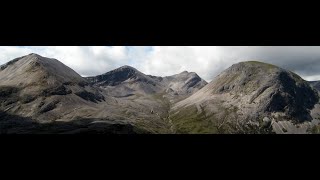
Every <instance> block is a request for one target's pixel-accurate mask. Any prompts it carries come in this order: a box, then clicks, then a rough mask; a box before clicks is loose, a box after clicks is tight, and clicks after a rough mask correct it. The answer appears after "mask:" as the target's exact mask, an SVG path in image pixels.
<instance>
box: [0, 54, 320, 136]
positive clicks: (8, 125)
mask: <svg viewBox="0 0 320 180" xmlns="http://www.w3.org/2000/svg"><path fill="white" fill-rule="evenodd" d="M319 84H320V83H319V82H317V81H314V82H307V81H305V80H303V79H302V78H301V77H299V76H298V75H297V74H295V73H293V72H290V71H288V70H285V69H282V68H280V67H276V66H274V65H271V64H265V63H262V62H258V61H247V62H241V63H238V64H234V65H232V66H231V67H230V68H228V69H226V70H225V71H223V72H222V73H221V74H220V75H218V76H217V77H215V78H214V79H213V81H211V82H209V83H208V82H206V81H205V80H203V79H202V78H201V77H199V76H198V75H197V74H196V73H194V72H187V71H184V72H181V73H180V74H176V75H172V76H166V77H158V76H152V75H146V74H143V73H142V72H140V71H139V70H137V69H135V68H133V67H130V66H122V67H119V68H117V69H115V70H112V71H109V72H106V73H105V74H101V75H98V76H94V77H81V76H80V75H79V74H78V73H77V72H75V71H74V70H72V69H71V68H69V67H67V66H66V65H64V64H63V63H61V62H60V61H58V60H56V59H52V58H46V57H42V56H40V55H38V54H29V55H26V56H23V57H19V58H16V59H14V60H12V61H10V62H8V63H6V64H4V65H2V66H0V133H2V134H77V133H102V134H273V133H278V134H284V133H289V134H292V133H302V134H305V133H319V131H320V126H319V122H320V121H319V120H320V105H319V92H318V90H320V86H319Z"/></svg>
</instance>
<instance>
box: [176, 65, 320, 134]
mask: <svg viewBox="0 0 320 180" xmlns="http://www.w3.org/2000/svg"><path fill="white" fill-rule="evenodd" d="M318 102H319V97H318V93H317V92H316V91H315V90H314V89H313V88H311V87H310V85H309V83H308V82H306V81H304V80H303V79H302V78H300V77H299V76H298V75H296V74H295V73H292V72H290V71H287V70H284V69H281V68H279V67H276V66H274V65H271V64H266V63H262V62H257V61H248V62H241V63H238V64H235V65H232V66H231V67H230V68H228V69H227V70H225V71H224V72H222V73H221V74H220V75H218V76H217V77H216V78H215V79H214V80H213V81H212V82H211V83H209V84H208V85H207V86H205V87H204V88H202V89H201V90H199V91H197V92H196V93H195V94H193V95H192V96H190V97H189V98H187V99H185V100H183V101H181V102H178V103H177V104H175V106H174V107H173V117H172V119H176V123H177V124H178V126H180V128H181V129H183V128H184V127H185V126H186V125H187V124H189V123H191V124H193V125H194V127H193V128H194V129H193V130H196V129H198V130H199V128H200V127H202V128H205V129H203V130H204V131H205V130H208V131H211V132H221V131H224V132H237V131H241V130H243V129H244V127H246V125H247V124H248V123H249V124H257V123H258V124H259V123H260V124H261V123H262V121H263V120H270V121H271V120H274V121H282V120H291V121H294V122H297V123H298V122H300V123H301V122H305V121H311V120H312V117H311V114H310V111H311V110H312V109H313V108H314V106H315V105H316V103H318ZM190 118H191V119H190ZM182 120H183V121H184V124H180V123H181V122H180V121H182ZM188 121H190V122H189V123H188ZM205 124H206V125H205ZM188 127H189V128H191V127H190V125H189V126H188Z"/></svg>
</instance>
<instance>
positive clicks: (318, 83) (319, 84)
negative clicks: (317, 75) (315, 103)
mask: <svg viewBox="0 0 320 180" xmlns="http://www.w3.org/2000/svg"><path fill="white" fill-rule="evenodd" d="M309 83H310V84H311V86H312V87H314V88H315V89H317V90H318V91H320V81H309Z"/></svg>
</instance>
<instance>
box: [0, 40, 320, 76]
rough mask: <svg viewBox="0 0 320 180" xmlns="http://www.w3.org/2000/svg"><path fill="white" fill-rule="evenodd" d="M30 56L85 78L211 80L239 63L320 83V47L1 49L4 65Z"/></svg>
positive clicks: (12, 47)
mask: <svg viewBox="0 0 320 180" xmlns="http://www.w3.org/2000/svg"><path fill="white" fill-rule="evenodd" d="M30 53H37V54H40V55H42V56H46V57H50V58H56V59H58V60H60V61H61V62H63V63H64V64H66V65H67V66H69V67H71V68H72V69H74V70H75V71H77V72H78V73H79V74H81V75H82V76H92V75H98V74H102V73H105V72H107V71H110V70H112V69H115V68H118V67H120V66H123V65H130V66H133V67H135V68H137V69H138V70H140V71H141V72H143V73H146V74H152V75H157V76H168V75H173V74H177V73H180V72H182V71H185V70H186V71H189V72H196V73H198V74H199V75H200V76H201V77H202V78H203V79H205V80H207V81H210V80H212V79H213V78H214V77H215V76H216V75H218V74H219V73H220V72H221V71H223V70H224V69H226V68H228V67H229V66H231V65H232V64H234V63H237V62H240V61H247V60H258V61H263V62H267V63H272V64H275V65H278V66H280V67H282V68H286V69H289V70H291V71H294V72H296V73H297V74H299V75H300V76H302V77H303V78H305V79H306V80H320V46H203V47H201V46H194V47H191V46H38V47H36V46H0V64H4V63H6V62H8V61H10V60H12V59H14V58H16V57H19V56H23V55H26V54H30Z"/></svg>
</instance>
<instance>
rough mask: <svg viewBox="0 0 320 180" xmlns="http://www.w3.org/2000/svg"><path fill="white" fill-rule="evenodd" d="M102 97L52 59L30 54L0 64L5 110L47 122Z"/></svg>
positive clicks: (0, 89) (1, 101)
mask: <svg viewBox="0 0 320 180" xmlns="http://www.w3.org/2000/svg"><path fill="white" fill-rule="evenodd" d="M104 100H105V97H104V96H103V95H102V94H101V93H100V91H99V89H96V88H92V87H90V86H89V83H88V82H87V80H85V79H84V78H82V77H81V76H80V75H78V74H77V73H76V72H74V71H73V70H72V69H70V68H69V67H67V66H65V65H64V64H62V63H61V62H59V61H58V60H56V59H50V58H45V57H41V56H39V55H37V54H30V55H27V56H23V57H20V58H17V59H14V60H12V61H10V62H8V63H7V64H5V65H2V66H1V67H0V107H1V110H3V111H4V112H6V113H11V114H14V115H18V116H22V117H29V118H33V119H36V120H38V121H39V122H51V121H55V120H59V119H63V118H64V116H65V115H67V114H74V115H75V114H76V112H75V111H74V109H75V108H79V107H86V106H88V107H89V106H91V105H92V104H96V103H101V102H103V101H104ZM80 115H81V113H80Z"/></svg>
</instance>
